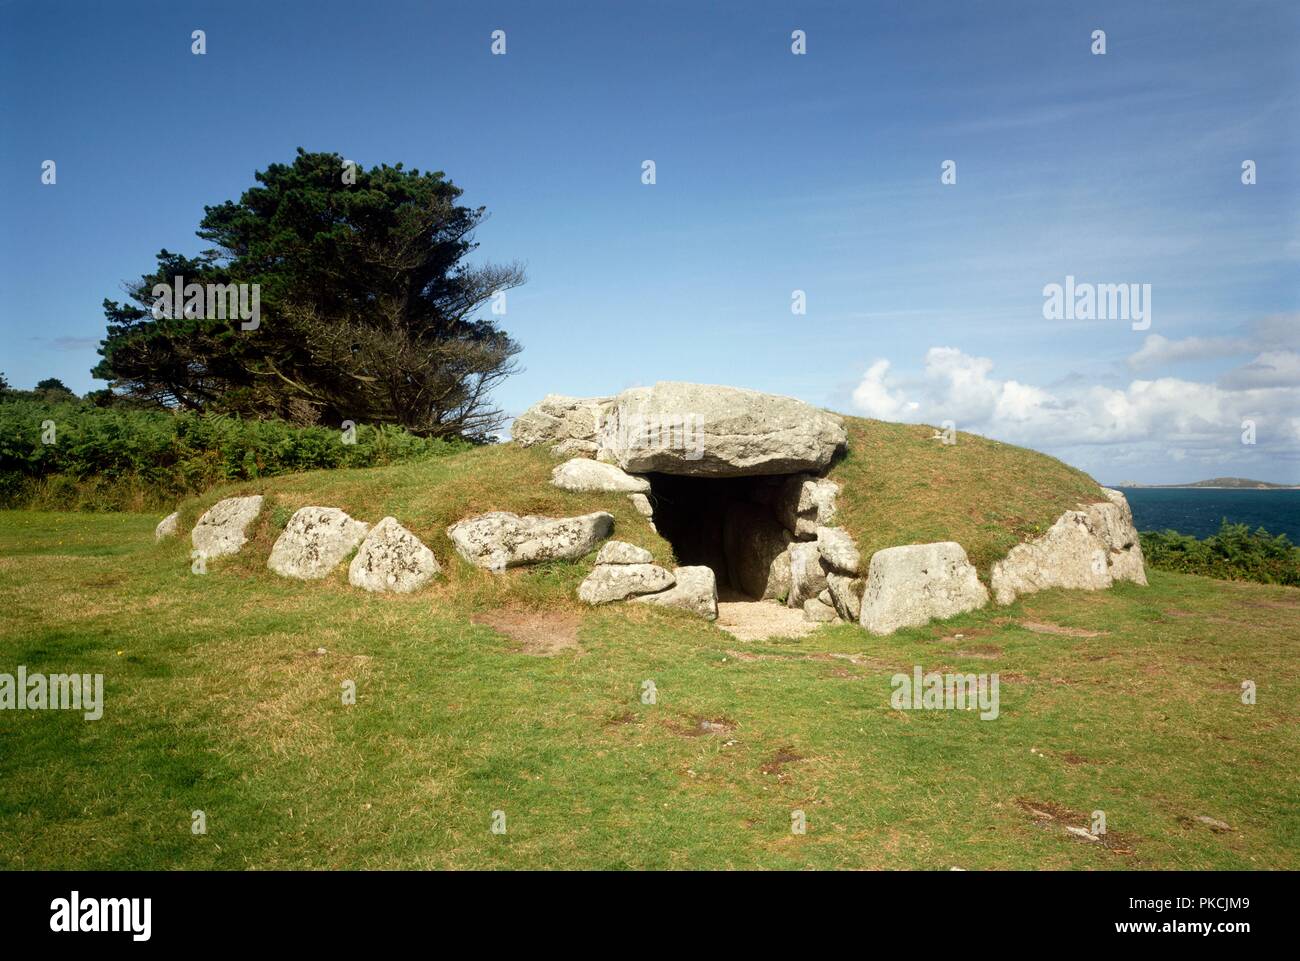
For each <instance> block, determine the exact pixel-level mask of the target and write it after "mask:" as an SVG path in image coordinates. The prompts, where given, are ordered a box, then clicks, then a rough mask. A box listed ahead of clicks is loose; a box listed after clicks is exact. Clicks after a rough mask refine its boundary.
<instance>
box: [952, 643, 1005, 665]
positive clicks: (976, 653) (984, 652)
mask: <svg viewBox="0 0 1300 961" xmlns="http://www.w3.org/2000/svg"><path fill="white" fill-rule="evenodd" d="M953 655H954V656H955V657H974V658H977V659H979V660H982V661H996V660H997V659H998V658H999V657H1001V656H1002V648H1000V647H998V646H997V645H996V644H974V645H972V646H971V647H968V648H965V649H964V650H960V651H954V652H953Z"/></svg>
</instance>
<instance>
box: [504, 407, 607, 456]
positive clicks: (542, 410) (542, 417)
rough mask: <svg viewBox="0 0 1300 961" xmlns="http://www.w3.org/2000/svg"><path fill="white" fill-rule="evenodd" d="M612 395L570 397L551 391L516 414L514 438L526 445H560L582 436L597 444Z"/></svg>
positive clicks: (513, 429)
mask: <svg viewBox="0 0 1300 961" xmlns="http://www.w3.org/2000/svg"><path fill="white" fill-rule="evenodd" d="M612 400H613V398H612V397H590V398H583V397H566V396H564V395H563V394H547V395H546V396H545V397H543V398H542V399H541V400H540V401H539V402H538V403H536V404H534V405H533V406H532V407H530V408H528V410H526V411H524V412H523V413H522V414H520V415H519V416H518V417H516V418H515V420H514V423H513V424H512V425H511V427H510V439H511V440H513V441H514V442H515V443H517V444H520V445H522V446H524V447H532V446H533V445H535V444H551V445H560V444H563V443H564V442H565V441H569V440H579V441H586V442H587V443H590V444H592V445H593V446H594V445H595V440H596V432H597V430H598V429H599V428H600V421H601V417H602V416H603V413H604V410H605V408H606V407H607V406H608V405H609V403H610V402H611V401H612Z"/></svg>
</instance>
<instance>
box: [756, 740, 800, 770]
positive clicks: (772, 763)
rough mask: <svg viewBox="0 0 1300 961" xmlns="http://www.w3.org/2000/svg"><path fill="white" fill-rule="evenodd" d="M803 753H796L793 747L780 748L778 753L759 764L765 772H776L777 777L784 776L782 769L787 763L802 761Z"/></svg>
mask: <svg viewBox="0 0 1300 961" xmlns="http://www.w3.org/2000/svg"><path fill="white" fill-rule="evenodd" d="M802 760H803V755H802V754H797V753H795V750H794V748H792V747H782V748H778V749H777V751H776V753H775V754H773V755H772V756H771V757H770V758H768V759H767V760H766V761H764V762H763V763H762V764H761V765H759V768H758V769H759V770H760V771H762V772H763V773H764V774H775V775H776V776H777V777H781V776H782V769H783V768H784V767H785V766H786V765H787V764H793V763H795V762H796V761H802Z"/></svg>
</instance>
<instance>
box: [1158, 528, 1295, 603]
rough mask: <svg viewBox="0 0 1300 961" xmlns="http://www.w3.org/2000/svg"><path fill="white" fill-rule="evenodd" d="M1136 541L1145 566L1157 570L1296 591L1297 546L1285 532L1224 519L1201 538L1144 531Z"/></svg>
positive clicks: (1172, 532)
mask: <svg viewBox="0 0 1300 961" xmlns="http://www.w3.org/2000/svg"><path fill="white" fill-rule="evenodd" d="M1141 537H1142V552H1143V554H1144V555H1145V556H1146V562H1147V564H1148V565H1149V566H1151V567H1155V568H1158V569H1159V570H1162V571H1178V572H1179V573H1183V574H1203V575H1205V576H1206V577H1217V578H1219V579H1220V580H1224V581H1258V582H1259V583H1261V584H1287V585H1290V586H1292V587H1300V547H1296V546H1295V545H1294V544H1292V543H1291V541H1290V540H1289V539H1288V538H1287V536H1286V535H1285V534H1276V535H1274V534H1270V533H1269V532H1268V531H1266V530H1264V528H1262V527H1261V528H1258V529H1256V530H1253V531H1252V530H1251V529H1250V527H1249V526H1248V525H1246V524H1230V523H1228V521H1227V520H1224V521H1223V522H1222V524H1221V525H1220V526H1219V532H1218V533H1217V534H1212V535H1211V536H1209V537H1207V538H1205V539H1204V540H1197V539H1196V538H1195V537H1191V536H1189V535H1187V534H1180V533H1178V532H1177V531H1143V532H1142V534H1141Z"/></svg>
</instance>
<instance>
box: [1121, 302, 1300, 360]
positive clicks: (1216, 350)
mask: <svg viewBox="0 0 1300 961" xmlns="http://www.w3.org/2000/svg"><path fill="white" fill-rule="evenodd" d="M1278 350H1281V351H1286V350H1300V314H1272V315H1270V316H1268V317H1264V318H1261V319H1260V320H1257V321H1255V322H1254V323H1252V324H1250V325H1249V326H1248V327H1246V328H1245V331H1244V333H1242V334H1241V335H1239V336H1234V337H1182V338H1179V339H1178V340H1170V339H1169V338H1168V337H1162V336H1161V335H1160V334H1148V335H1147V336H1146V338H1145V339H1144V340H1143V341H1142V346H1141V347H1140V348H1138V350H1137V351H1135V352H1134V353H1132V354H1130V355H1129V356H1128V358H1127V360H1128V365H1129V367H1131V368H1133V369H1134V370H1137V369H1139V368H1143V367H1154V366H1157V365H1159V364H1173V363H1178V362H1180V361H1186V360H1211V359H1214V358H1222V357H1231V356H1233V355H1236V354H1252V353H1266V352H1270V351H1278Z"/></svg>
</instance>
